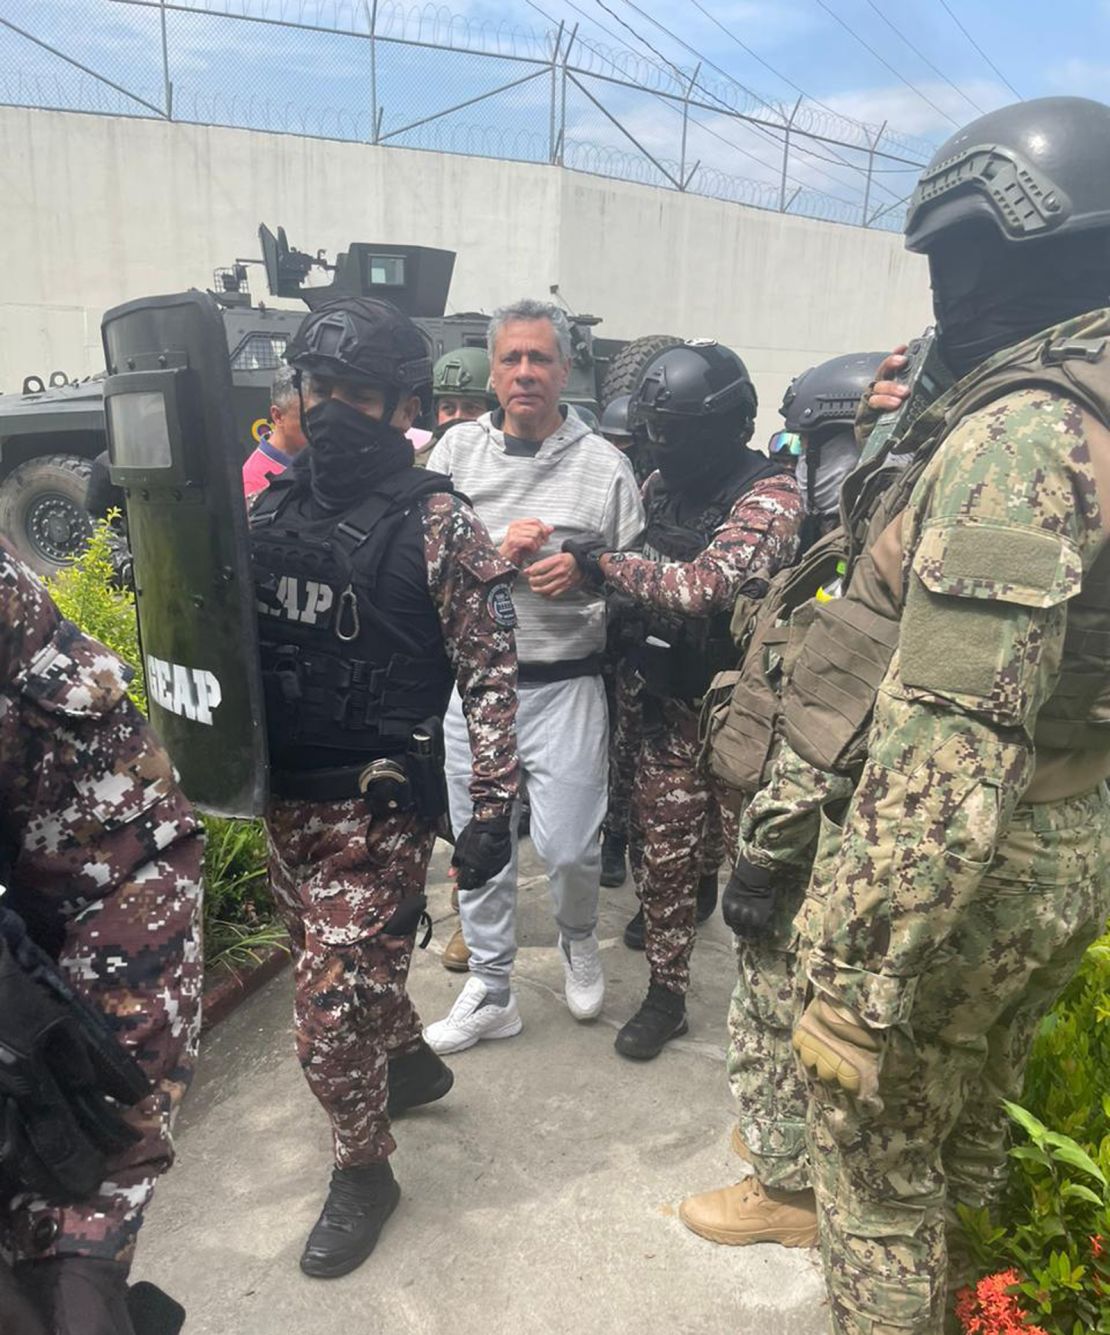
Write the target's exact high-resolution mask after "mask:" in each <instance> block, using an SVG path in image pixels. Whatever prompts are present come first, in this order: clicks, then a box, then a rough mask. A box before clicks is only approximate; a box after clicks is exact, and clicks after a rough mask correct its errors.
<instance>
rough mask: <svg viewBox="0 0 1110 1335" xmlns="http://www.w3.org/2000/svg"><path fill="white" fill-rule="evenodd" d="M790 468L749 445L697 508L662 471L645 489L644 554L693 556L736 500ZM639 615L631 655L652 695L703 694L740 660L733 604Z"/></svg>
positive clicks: (675, 558)
mask: <svg viewBox="0 0 1110 1335" xmlns="http://www.w3.org/2000/svg"><path fill="white" fill-rule="evenodd" d="M784 471H786V470H785V469H784V467H783V465H782V463H781V462H779V461H778V460H773V459H767V458H765V457H764V456H763V455H761V454H757V453H756V452H755V451H754V450H749V449H744V450H743V451H742V453H741V457H740V460H739V463H738V465H737V467H736V468H735V469H734V470H733V471H732V473H730V474H729V476H728V477H727V478H726V479H724V481H723V482H722V483H721V484H720V487H719V488H718V490H717V493H716V494H715V495H714V496H713V498H712V499H711V500H710V501H707V502H706V503H705V504H704V505H703V506H702V507H701V508H700V509H699V510H697V511H696V512H695V513H693V514H690V513H684V510H685V509H687V508H688V507H689V506H690V501H689V498H687V497H683V496H682V495H681V494H678V493H675V492H673V491H672V490H671V489H670V488H669V487H668V486H667V484H666V483H665V482H664V481H663V479H662V477H661V476H659V475H656V476H655V478H653V480H652V481H651V482H649V483H648V488H647V494H646V496H645V500H646V502H647V523H646V525H645V528H644V536H643V541H642V544H641V554H642V555H643V556H645V557H647V558H648V559H649V560H652V561H658V562H664V561H681V562H688V561H692V560H693V559H694V558H695V557H696V556H698V555H700V553H702V552H704V551H705V549H706V548H707V547H708V546H709V545H710V543H711V542H712V541H713V538H714V537H715V535H716V533H717V531H718V530H719V529H720V528H721V526H722V524H724V522H725V521H726V520H727V519H728V516H729V515H730V514H731V513H732V509H733V507H734V506H735V505H736V502H737V501H738V500H740V498H741V497H742V496H744V495H745V494H746V493H747V492H749V491H750V490H751V488H752V487H753V486H754V485H755V484H756V482H758V481H760V480H761V479H762V478H765V477H772V476H774V475H776V474H778V473H782V472H784ZM760 591H762V589H761V590H760ZM637 620H638V627H637V634H636V641H637V643H636V645H635V647H634V648H633V650H632V652H631V654H630V657H631V659H632V661H633V663H634V664H635V666H636V667H637V668H638V669H639V671H640V673H641V675H642V676H643V678H644V681H645V683H646V685H647V689H648V690H649V692H651V693H652V694H655V695H661V696H669V697H673V698H677V699H680V700H691V701H692V700H697V699H699V698H700V697H701V696H703V695H704V694H705V692H706V690H707V689H708V687H709V685H710V683H711V682H712V680H713V678H714V676H715V675H716V673H718V672H720V671H721V670H722V669H723V668H725V667H730V666H731V665H732V664H733V663H735V661H736V649H735V647H734V645H733V642H732V636H731V634H730V633H729V622H730V620H731V611H729V612H717V613H713V614H711V615H709V616H704V617H686V616H679V615H677V614H675V613H668V612H664V611H661V610H659V609H657V608H645V609H642V610H641V611H640V613H639V614H638V618H637Z"/></svg>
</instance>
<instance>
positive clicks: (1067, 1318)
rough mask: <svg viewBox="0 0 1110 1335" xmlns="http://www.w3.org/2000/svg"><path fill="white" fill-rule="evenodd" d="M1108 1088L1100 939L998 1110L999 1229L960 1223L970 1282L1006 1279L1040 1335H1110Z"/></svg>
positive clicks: (1107, 997)
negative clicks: (1003, 1130) (1018, 1088)
mask: <svg viewBox="0 0 1110 1335" xmlns="http://www.w3.org/2000/svg"><path fill="white" fill-rule="evenodd" d="M1108 1077H1110V937H1106V938H1103V940H1101V941H1099V942H1097V943H1096V944H1095V945H1094V946H1092V947H1091V949H1090V950H1089V951H1088V952H1087V954H1086V955H1085V956H1084V959H1083V963H1082V965H1081V966H1080V969H1079V972H1078V973H1077V974H1076V976H1075V978H1074V979H1072V981H1071V983H1070V984H1069V986H1068V987H1067V989H1066V990H1065V992H1064V993H1063V995H1062V996H1061V997H1060V999H1059V1001H1058V1002H1057V1004H1056V1006H1055V1007H1054V1008H1053V1010H1052V1011H1051V1012H1050V1013H1049V1014H1048V1015H1047V1016H1046V1017H1045V1019H1044V1021H1043V1023H1042V1025H1041V1027H1040V1030H1039V1031H1038V1034H1037V1039H1036V1042H1035V1044H1034V1046H1033V1051H1032V1054H1031V1056H1030V1060H1029V1064H1028V1067H1027V1068H1026V1077H1025V1087H1024V1091H1023V1095H1022V1102H1023V1104H1024V1106H1023V1107H1018V1106H1016V1105H1014V1104H1007V1105H1006V1108H1007V1111H1008V1112H1009V1114H1010V1117H1011V1119H1012V1120H1013V1122H1014V1123H1015V1126H1016V1127H1017V1128H1018V1130H1019V1135H1018V1136H1017V1137H1016V1138H1017V1139H1019V1140H1020V1141H1021V1143H1019V1144H1017V1145H1015V1146H1014V1148H1013V1149H1011V1151H1010V1160H1011V1166H1010V1178H1009V1184H1008V1190H1007V1195H1006V1199H1005V1202H1004V1205H1003V1208H1002V1211H1001V1215H1000V1218H999V1219H997V1220H995V1219H992V1218H990V1217H989V1216H988V1214H987V1212H986V1211H985V1210H980V1211H968V1210H965V1209H961V1211H960V1218H961V1221H962V1223H963V1226H964V1231H965V1233H966V1235H967V1237H968V1240H969V1242H970V1244H971V1248H972V1253H973V1255H974V1257H975V1259H976V1261H977V1263H978V1265H979V1267H980V1272H981V1273H982V1274H984V1275H988V1274H992V1273H997V1272H999V1271H1009V1270H1016V1271H1017V1272H1018V1274H1017V1282H1016V1284H1015V1285H1013V1286H1012V1287H1011V1289H1010V1292H1011V1293H1012V1294H1013V1295H1014V1297H1015V1299H1016V1300H1018V1301H1020V1303H1021V1307H1022V1309H1023V1310H1024V1311H1025V1312H1027V1313H1029V1315H1030V1318H1031V1319H1032V1320H1033V1321H1035V1322H1036V1325H1037V1327H1039V1328H1040V1329H1042V1330H1044V1331H1045V1332H1046V1335H1089V1333H1090V1332H1095V1333H1096V1335H1110V1093H1108V1092H1107V1084H1108ZM966 1328H967V1329H969V1330H970V1329H977V1328H976V1327H973V1326H968V1327H966ZM984 1329H988V1328H987V1327H984Z"/></svg>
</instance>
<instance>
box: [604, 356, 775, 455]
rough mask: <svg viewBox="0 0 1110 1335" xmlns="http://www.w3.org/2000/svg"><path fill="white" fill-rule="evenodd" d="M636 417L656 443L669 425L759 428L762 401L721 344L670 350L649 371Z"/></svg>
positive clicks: (637, 397) (636, 396)
mask: <svg viewBox="0 0 1110 1335" xmlns="http://www.w3.org/2000/svg"><path fill="white" fill-rule="evenodd" d="M630 406H631V411H632V412H633V413H634V414H635V417H636V420H637V421H640V422H643V424H644V425H645V426H646V427H647V430H648V434H649V435H650V436H652V437H653V438H654V437H655V436H657V435H658V434H659V428H660V427H661V426H663V425H664V423H665V422H666V421H667V420H668V419H670V420H674V419H683V418H684V419H687V420H690V419H695V420H701V421H702V422H708V421H709V420H712V419H718V420H719V419H726V420H730V419H735V421H736V422H737V424H738V425H739V424H740V423H741V422H744V421H746V422H747V423H748V424H749V425H750V424H752V423H754V421H755V414H756V408H757V406H758V401H757V399H756V393H755V386H754V385H753V384H752V381H751V377H750V376H749V375H748V370H747V367H746V366H745V365H744V363H743V362H742V361H741V360H740V358H739V357H738V356H737V355H736V353H735V352H733V351H732V350H731V349H729V348H726V347H723V346H722V345H721V344H720V343H718V342H717V341H716V339H712V338H695V339H690V341H689V342H687V343H681V344H678V345H676V346H675V347H672V348H665V349H664V350H663V351H662V352H660V353H659V354H658V356H656V357H654V358H653V359H652V360H651V361H650V362H649V363H648V364H647V366H646V367H645V368H644V370H643V372H642V373H641V375H640V380H639V382H638V384H637V385H636V388H635V390H634V391H633V393H632V403H631V405H630Z"/></svg>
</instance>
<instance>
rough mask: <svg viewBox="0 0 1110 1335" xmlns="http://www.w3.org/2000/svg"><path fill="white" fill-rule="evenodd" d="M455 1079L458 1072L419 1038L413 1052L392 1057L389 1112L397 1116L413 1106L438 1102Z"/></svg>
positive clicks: (391, 1115) (387, 1110)
mask: <svg viewBox="0 0 1110 1335" xmlns="http://www.w3.org/2000/svg"><path fill="white" fill-rule="evenodd" d="M454 1083H455V1073H454V1072H453V1071H452V1070H451V1068H450V1066H448V1065H447V1063H446V1062H445V1061H443V1059H442V1058H441V1057H439V1056H438V1055H437V1054H436V1053H434V1052H433V1051H432V1050H431V1048H430V1047H429V1046H428V1045H427V1043H425V1042H424V1040H423V1039H421V1040H420V1046H419V1047H418V1048H414V1049H413V1051H412V1052H406V1053H403V1054H402V1055H401V1056H400V1057H390V1059H389V1102H388V1103H387V1104H386V1112H387V1113H389V1115H390V1117H397V1116H399V1115H400V1114H401V1113H403V1112H407V1111H408V1110H409V1109H410V1108H419V1107H421V1106H422V1105H423V1104H425V1103H435V1101H436V1099H441V1098H443V1096H444V1094H446V1093H447V1091H448V1090H449V1089H450V1088H451V1086H452V1085H453V1084H454Z"/></svg>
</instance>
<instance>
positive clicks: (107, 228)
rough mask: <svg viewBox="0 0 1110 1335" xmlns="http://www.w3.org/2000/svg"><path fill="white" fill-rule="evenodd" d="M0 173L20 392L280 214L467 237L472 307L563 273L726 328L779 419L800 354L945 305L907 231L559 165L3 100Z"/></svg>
mask: <svg viewBox="0 0 1110 1335" xmlns="http://www.w3.org/2000/svg"><path fill="white" fill-rule="evenodd" d="M0 186H2V197H3V200H4V223H5V227H4V268H3V270H2V274H0V390H5V391H9V392H10V391H13V390H18V389H19V386H20V383H21V381H22V378H23V376H24V375H26V374H28V373H31V372H36V373H39V374H45V373H47V372H49V371H51V370H53V369H55V368H61V369H63V370H65V371H66V372H68V373H69V374H70V375H71V376H73V375H85V374H88V373H89V372H92V371H95V370H97V369H99V368H100V366H101V360H100V334H99V321H100V316H101V314H102V312H103V311H104V310H105V309H106V308H107V307H109V306H112V305H114V304H116V303H117V302H120V301H124V300H127V299H129V298H132V297H138V296H143V295H149V294H151V293H155V292H165V291H174V290H178V289H181V288H185V287H189V286H196V287H204V286H207V285H208V284H210V283H211V274H212V271H213V269H215V268H217V267H219V266H223V265H227V264H229V263H231V262H232V260H234V259H235V258H236V257H251V256H257V255H258V253H259V247H258V240H257V228H258V224H259V223H260V222H263V221H265V222H267V223H268V224H269V225H270V226H271V227H275V226H276V225H277V224H278V223H280V224H282V225H283V226H284V227H285V228H286V229H287V231H288V233H289V237H290V240H291V241H292V242H293V244H294V245H296V246H298V247H300V248H301V249H302V250H309V251H314V250H316V249H318V248H320V247H323V248H324V249H325V250H326V251H327V252H328V254H329V257H331V256H334V254H335V252H336V251H337V250H339V249H342V248H344V247H345V246H346V244H347V243H348V242H349V241H352V240H366V241H387V242H389V241H393V242H410V243H414V244H424V245H433V246H444V247H448V248H450V249H453V250H456V251H457V252H458V260H457V262H456V266H455V277H454V282H453V286H452V291H451V305H450V309H452V310H490V309H492V307H493V306H495V305H497V304H499V303H501V302H504V301H508V300H512V299H513V298H515V297H517V296H520V295H522V294H526V293H527V294H531V295H544V294H546V292H547V290H548V288H549V287H550V285H551V284H553V283H558V284H559V285H560V288H561V291H562V292H563V294H564V295H565V297H566V298H567V300H568V301H569V302H570V303H571V304H572V305H574V306H575V307H576V308H577V309H579V310H586V311H590V312H594V313H596V314H599V315H602V316H604V324H603V325H602V327H601V332H603V333H605V334H608V335H611V336H613V337H623V338H633V337H636V336H637V335H640V334H647V333H664V332H665V333H676V334H680V335H682V336H684V337H701V336H704V337H710V336H711V337H716V338H719V339H720V340H721V341H722V342H725V343H728V344H730V345H731V346H732V347H734V348H736V349H737V350H738V351H739V352H740V353H741V354H742V355H743V357H744V358H745V360H746V361H747V363H748V366H749V369H750V370H751V372H752V374H753V377H754V379H755V381H756V385H757V387H758V389H759V391H760V398H761V402H762V411H761V414H760V422H759V428H758V433H759V438H760V439H763V438H765V436H766V434H767V433H769V432H770V431H772V430H774V429H775V428H776V426H777V425H778V423H779V419H778V416H777V413H776V409H777V407H778V404H779V402H780V400H781V395H782V391H783V389H784V388H785V386H786V384H787V383H788V382H789V380H790V377H791V376H792V375H794V374H796V373H797V372H799V371H801V370H804V369H805V368H806V367H807V366H810V365H812V364H813V363H815V362H818V361H821V360H823V359H824V358H826V357H831V356H835V355H837V354H838V353H842V352H850V351H859V350H863V349H867V348H879V349H882V348H888V347H890V346H892V345H893V344H894V343H896V342H898V341H899V340H903V339H906V338H908V337H912V336H913V335H915V334H917V333H918V332H920V330H921V329H922V328H923V327H924V326H925V324H926V323H928V320H929V317H930V304H929V294H928V282H927V274H926V270H925V265H924V262H923V261H922V260H921V259H920V258H919V257H917V256H912V255H908V254H907V253H906V252H905V251H904V250H903V249H902V245H901V240H900V238H899V237H898V236H894V235H890V234H888V233H884V232H870V231H864V230H862V229H860V228H853V227H845V226H842V225H839V224H834V223H822V222H815V221H812V220H810V219H805V218H790V217H783V216H781V215H779V214H773V213H766V212H763V211H761V210H758V209H751V208H744V207H740V206H738V205H734V204H727V203H723V202H720V201H717V200H712V199H704V198H700V197H698V196H695V195H679V194H677V193H675V192H673V191H665V190H657V189H653V188H651V187H647V186H639V185H632V184H627V183H625V182H621V181H612V180H608V179H605V178H601V177H593V176H586V175H582V174H578V173H574V172H567V171H563V170H560V169H558V168H553V167H548V166H533V165H529V164H525V163H513V162H501V161H496V160H491V159H485V158H467V157H455V156H449V155H446V154H439V153H421V152H416V151H412V150H405V149H396V148H375V147H372V146H368V145H361V144H350V143H338V142H332V141H322V140H316V139H303V138H298V137H294V136H287V135H275V134H263V133H258V132H253V131H246V130H232V129H224V128H219V127H204V126H193V125H172V124H166V123H165V122H162V121H154V120H126V119H117V118H112V117H101V116H91V115H81V114H77V113H69V112H53V111H34V110H26V109H23V108H12V107H2V108H0ZM252 275H253V276H252V285H253V290H254V293H255V295H256V297H259V296H261V297H265V281H264V278H263V276H262V273H261V270H258V269H255V270H252ZM267 299H268V298H267Z"/></svg>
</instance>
